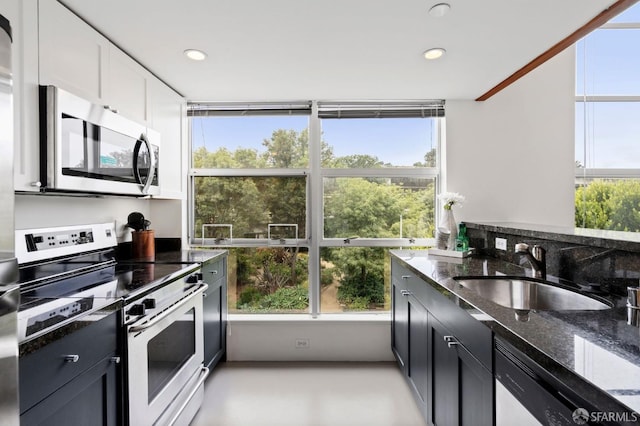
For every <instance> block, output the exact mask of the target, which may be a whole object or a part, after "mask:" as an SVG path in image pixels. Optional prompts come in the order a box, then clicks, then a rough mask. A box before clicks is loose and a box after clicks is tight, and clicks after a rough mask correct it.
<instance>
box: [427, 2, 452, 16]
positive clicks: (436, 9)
mask: <svg viewBox="0 0 640 426" xmlns="http://www.w3.org/2000/svg"><path fill="white" fill-rule="evenodd" d="M449 10H451V5H449V3H438V4H436V5H435V6H433V7H431V9H429V15H431V16H433V17H434V18H440V17H441V16H444V15H446V14H447V12H449Z"/></svg>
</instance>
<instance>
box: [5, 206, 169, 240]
mask: <svg viewBox="0 0 640 426" xmlns="http://www.w3.org/2000/svg"><path fill="white" fill-rule="evenodd" d="M151 202H152V201H151V200H145V199H138V198H127V197H105V198H93V197H87V198H83V197H63V196H53V195H25V194H17V195H16V208H15V223H16V229H29V228H44V227H49V226H65V225H83V224H89V223H103V222H112V221H115V222H116V232H117V236H118V242H119V243H121V242H124V241H130V240H131V232H130V230H129V228H125V226H124V225H125V224H126V223H127V216H128V215H129V213H131V212H133V211H138V212H140V213H142V214H143V215H144V216H145V217H146V218H148V219H149V220H151V222H152V228H153V217H151V216H150V214H149V212H150V203H151ZM178 232H179V231H178ZM174 236H179V234H175V235H174Z"/></svg>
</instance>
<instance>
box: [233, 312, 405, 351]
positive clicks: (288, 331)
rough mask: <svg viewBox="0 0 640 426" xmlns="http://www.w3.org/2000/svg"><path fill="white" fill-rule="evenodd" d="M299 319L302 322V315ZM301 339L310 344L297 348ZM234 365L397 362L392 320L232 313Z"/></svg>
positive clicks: (374, 317)
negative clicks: (242, 362)
mask: <svg viewBox="0 0 640 426" xmlns="http://www.w3.org/2000/svg"><path fill="white" fill-rule="evenodd" d="M297 318H300V317H299V316H298V317H297ZM298 339H308V343H309V344H308V346H306V347H303V348H299V347H298V348H297V347H296V345H295V343H296V340H298ZM227 359H228V360H229V361H376V362H377V361H393V354H392V352H391V324H390V316H389V315H386V314H382V315H380V314H379V315H366V314H365V315H354V314H352V315H325V316H322V317H319V318H316V319H313V318H311V317H310V316H306V317H304V318H302V319H297V320H293V318H292V317H291V316H287V315H264V316H260V315H232V316H231V317H230V323H229V326H228V329H227Z"/></svg>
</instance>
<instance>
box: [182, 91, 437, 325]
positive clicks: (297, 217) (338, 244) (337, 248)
mask: <svg viewBox="0 0 640 426" xmlns="http://www.w3.org/2000/svg"><path fill="white" fill-rule="evenodd" d="M443 116H444V103H443V102H441V101H428V102H415V101H412V102H380V103H375V104H371V103H363V102H360V103H353V102H351V103H336V102H315V101H314V102H285V103H267V104H260V103H255V104H247V103H244V104H240V103H199V104H191V105H190V107H189V117H190V131H191V141H192V169H191V172H190V179H191V202H190V206H191V207H190V242H191V244H192V245H194V246H202V247H215V248H225V249H229V250H230V260H229V277H230V283H229V298H228V303H229V312H233V313H311V314H312V315H314V316H315V315H318V314H320V313H327V314H328V313H345V312H388V311H389V309H390V308H389V302H390V293H389V272H388V271H387V270H386V266H385V265H387V264H388V259H386V256H387V254H386V252H387V251H388V249H389V248H392V247H393V248H397V247H405V246H406V247H424V246H427V245H430V244H431V243H432V241H433V231H434V223H435V217H434V215H435V207H434V206H435V196H436V190H437V178H438V161H437V158H438V157H437V154H438V147H439V140H440V129H441V124H442V123H441V122H442V117H443ZM314 236H315V238H314Z"/></svg>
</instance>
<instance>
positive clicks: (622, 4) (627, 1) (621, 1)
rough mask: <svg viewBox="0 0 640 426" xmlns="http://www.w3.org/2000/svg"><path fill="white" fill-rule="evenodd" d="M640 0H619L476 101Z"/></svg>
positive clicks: (504, 85)
mask: <svg viewBox="0 0 640 426" xmlns="http://www.w3.org/2000/svg"><path fill="white" fill-rule="evenodd" d="M638 1H640V0H618V1H617V2H615V3H614V4H612V5H611V6H609V8H607V9H605V10H603V11H602V12H600V13H599V14H598V15H596V17H595V18H593V19H592V20H590V21H589V22H587V23H586V24H584V25H583V26H582V27H580V28H578V29H577V30H576V31H574V32H573V33H571V34H570V35H568V36H567V37H565V38H564V39H562V40H560V41H559V42H558V43H556V44H555V45H553V46H552V47H550V48H549V49H548V50H547V51H545V52H544V53H542V54H541V55H539V56H538V57H536V58H535V59H533V60H532V61H531V62H529V63H528V64H527V65H525V66H523V67H522V68H520V69H519V70H518V71H516V72H514V73H513V74H511V75H510V76H509V77H507V78H506V79H505V80H503V81H502V82H501V83H498V84H497V85H496V86H495V87H493V88H492V89H490V90H489V91H488V92H486V93H485V94H484V95H482V96H480V97H479V98H477V99H476V101H479V102H481V101H486V100H487V99H489V98H490V97H492V96H493V95H495V94H496V93H498V92H500V91H501V90H502V89H504V88H506V87H507V86H510V85H511V84H513V83H514V82H516V81H518V80H519V79H520V78H522V77H523V76H525V75H526V74H528V73H530V72H531V71H533V70H534V69H536V68H538V67H539V66H540V65H542V64H544V63H545V62H547V61H548V60H549V59H551V58H553V57H554V56H556V55H557V54H558V53H560V52H562V51H563V50H565V49H566V48H568V47H569V46H571V45H573V44H574V43H575V42H577V41H578V40H580V39H581V38H583V37H584V36H586V35H587V34H589V33H590V32H591V31H593V30H595V29H598V28H600V27H601V26H602V25H604V24H606V23H607V22H609V20H611V19H612V18H614V17H616V16H617V15H619V14H620V13H622V12H623V11H625V10H626V9H628V8H630V7H631V6H633V5H634V4H636V3H638Z"/></svg>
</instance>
